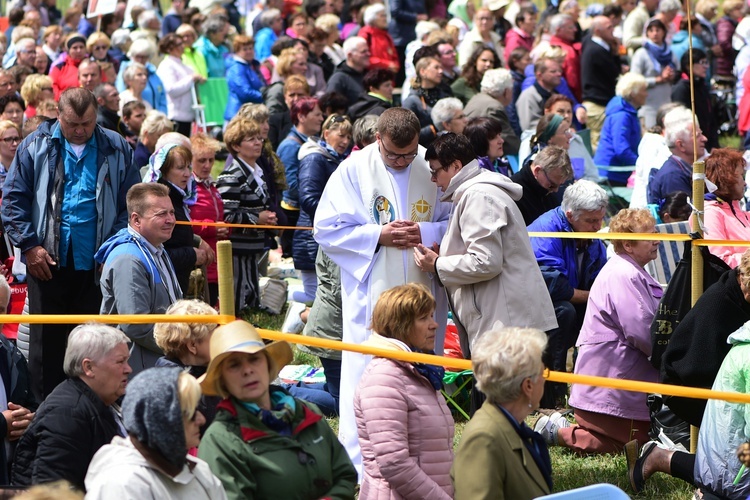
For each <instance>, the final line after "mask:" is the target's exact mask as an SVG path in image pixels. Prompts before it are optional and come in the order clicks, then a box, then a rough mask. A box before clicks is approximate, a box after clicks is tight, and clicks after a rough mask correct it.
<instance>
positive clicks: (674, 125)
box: [664, 106, 693, 149]
mask: <svg viewBox="0 0 750 500" xmlns="http://www.w3.org/2000/svg"><path fill="white" fill-rule="evenodd" d="M692 132H693V113H692V112H691V111H690V110H689V109H687V108H686V107H684V106H680V107H679V108H675V109H673V110H672V111H670V112H669V113H667V114H666V115H664V141H665V142H666V143H667V147H668V148H670V149H671V148H673V147H675V146H676V145H677V141H678V140H680V139H682V140H683V141H686V140H688V139H691V133H692Z"/></svg>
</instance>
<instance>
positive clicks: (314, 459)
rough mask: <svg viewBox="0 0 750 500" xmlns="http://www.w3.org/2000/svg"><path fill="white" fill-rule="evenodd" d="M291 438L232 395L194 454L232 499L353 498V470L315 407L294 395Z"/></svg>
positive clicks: (354, 472) (354, 474) (355, 478)
mask: <svg viewBox="0 0 750 500" xmlns="http://www.w3.org/2000/svg"><path fill="white" fill-rule="evenodd" d="M295 403H296V414H295V417H294V425H293V429H294V430H293V432H292V435H291V436H282V435H280V434H278V433H276V432H275V431H273V430H271V429H269V428H268V427H266V426H265V425H264V424H263V423H262V422H261V420H260V419H259V418H258V417H256V416H254V415H253V414H252V413H251V412H249V411H248V410H247V409H246V408H245V407H244V406H242V405H241V404H240V403H239V402H237V401H236V400H235V399H234V398H231V397H230V398H229V399H225V400H224V401H222V402H221V403H219V405H218V407H217V410H218V411H217V413H216V418H215V420H214V421H213V423H212V424H211V425H210V426H209V428H208V430H207V431H206V434H205V435H204V436H203V439H202V440H201V444H200V448H199V449H198V457H199V458H201V459H202V460H205V461H206V462H207V463H208V465H209V466H210V467H211V471H212V472H213V473H214V474H215V475H216V477H218V478H219V479H220V480H221V482H222V483H223V484H224V489H225V490H226V492H227V498H229V499H230V500H232V499H237V500H241V499H247V500H251V499H253V498H256V499H266V498H284V499H289V500H292V499H300V500H302V499H310V500H312V499H319V498H332V499H342V500H343V499H353V498H354V488H355V486H356V484H357V472H356V471H355V469H354V466H353V465H352V463H351V461H350V460H349V457H348V456H347V454H346V450H344V447H343V446H341V443H339V440H338V439H337V438H336V436H335V435H334V434H333V431H332V430H331V428H330V427H329V426H328V423H327V422H326V421H325V420H324V419H323V417H322V416H321V415H320V414H319V413H318V410H317V408H315V407H314V406H313V405H308V404H306V403H304V402H303V401H300V400H299V399H296V398H295Z"/></svg>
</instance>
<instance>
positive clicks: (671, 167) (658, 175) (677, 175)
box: [648, 155, 693, 205]
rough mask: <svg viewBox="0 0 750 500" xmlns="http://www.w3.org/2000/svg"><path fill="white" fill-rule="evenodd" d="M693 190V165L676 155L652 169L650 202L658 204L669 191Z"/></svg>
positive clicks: (649, 191)
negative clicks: (659, 166) (657, 168)
mask: <svg viewBox="0 0 750 500" xmlns="http://www.w3.org/2000/svg"><path fill="white" fill-rule="evenodd" d="M675 191H683V192H685V193H687V194H691V193H692V192H693V166H692V165H690V164H688V163H686V162H684V161H683V160H682V159H681V158H678V157H676V156H675V155H672V156H670V157H669V158H668V159H667V161H665V162H664V165H662V167H661V168H660V169H659V170H656V169H652V170H651V173H650V174H649V181H648V202H649V203H653V204H656V205H658V204H659V201H661V200H663V199H664V198H666V197H667V195H668V194H669V193H674V192H675Z"/></svg>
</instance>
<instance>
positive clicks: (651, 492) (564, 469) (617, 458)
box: [245, 311, 693, 500]
mask: <svg viewBox="0 0 750 500" xmlns="http://www.w3.org/2000/svg"><path fill="white" fill-rule="evenodd" d="M284 312H285V311H284ZM284 312H282V314H280V315H278V316H271V315H268V314H266V313H263V312H250V313H249V314H246V315H245V319H247V320H248V321H249V322H251V323H253V324H254V325H257V326H259V327H261V328H267V329H269V330H279V329H280V328H281V324H282V323H283V321H284ZM292 364H307V365H311V366H320V362H319V361H318V359H317V358H316V357H315V356H310V355H308V354H306V353H303V352H301V351H299V350H297V349H296V348H295V349H294V360H293V361H292ZM327 420H328V423H329V425H330V426H331V428H332V429H333V431H334V432H338V418H329V419H327ZM466 424H467V422H466V421H465V420H462V419H461V420H457V421H456V433H455V437H454V440H453V444H454V448H455V447H456V446H458V444H459V442H460V441H461V435H462V433H463V431H464V428H465V427H466ZM550 456H551V458H552V472H553V479H554V485H555V491H556V492H559V491H566V490H571V489H574V488H580V487H582V486H588V485H591V484H596V483H610V484H614V485H615V486H617V487H619V488H621V489H622V490H624V491H625V492H627V493H628V494H629V495H631V497H632V498H634V499H639V500H646V499H651V500H688V499H691V498H692V492H693V488H691V487H690V486H689V485H687V484H686V483H684V482H683V481H681V480H679V479H675V478H672V477H669V476H666V475H663V474H656V475H655V476H654V477H652V478H651V479H649V481H648V483H647V487H646V489H645V490H644V491H643V492H641V493H640V494H635V493H633V491H632V490H631V489H630V484H629V483H628V477H627V464H626V462H625V456H624V455H597V456H589V457H580V456H577V455H575V454H573V453H571V452H570V451H569V450H567V449H564V448H560V447H555V448H551V449H550Z"/></svg>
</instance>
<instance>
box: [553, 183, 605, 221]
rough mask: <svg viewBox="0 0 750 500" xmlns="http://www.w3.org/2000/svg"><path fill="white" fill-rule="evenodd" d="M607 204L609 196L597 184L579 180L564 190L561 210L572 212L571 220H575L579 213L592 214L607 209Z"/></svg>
mask: <svg viewBox="0 0 750 500" xmlns="http://www.w3.org/2000/svg"><path fill="white" fill-rule="evenodd" d="M608 204H609V196H608V195H607V192H606V191H604V189H603V188H602V187H601V186H600V185H599V184H597V183H596V182H592V181H587V180H585V179H581V180H580V181H578V182H576V183H575V184H573V185H572V186H568V188H567V189H566V190H565V194H563V199H562V204H561V208H562V210H563V212H566V213H567V212H573V218H574V219H577V218H578V216H579V215H580V212H594V211H597V210H601V209H603V208H607V205H608Z"/></svg>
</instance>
